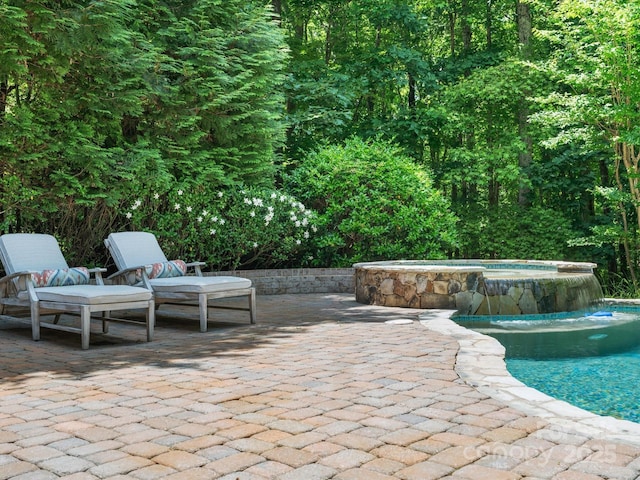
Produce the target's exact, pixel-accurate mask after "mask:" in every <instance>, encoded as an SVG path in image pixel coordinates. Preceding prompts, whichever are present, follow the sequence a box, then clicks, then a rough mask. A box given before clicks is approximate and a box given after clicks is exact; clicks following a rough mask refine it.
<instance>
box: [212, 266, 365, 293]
mask: <svg viewBox="0 0 640 480" xmlns="http://www.w3.org/2000/svg"><path fill="white" fill-rule="evenodd" d="M354 272H355V271H354V269H353V268H283V269H268V270H235V271H232V272H214V273H205V275H212V276H222V275H232V276H237V277H244V278H248V279H250V280H251V281H252V282H253V286H254V287H255V288H256V293H257V294H258V295H282V294H287V293H354V292H355V274H354Z"/></svg>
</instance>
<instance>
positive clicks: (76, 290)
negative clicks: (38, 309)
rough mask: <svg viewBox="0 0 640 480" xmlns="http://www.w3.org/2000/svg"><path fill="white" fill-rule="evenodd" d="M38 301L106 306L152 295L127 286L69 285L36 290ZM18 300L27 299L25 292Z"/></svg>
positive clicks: (147, 297) (143, 290)
mask: <svg viewBox="0 0 640 480" xmlns="http://www.w3.org/2000/svg"><path fill="white" fill-rule="evenodd" d="M35 291H36V295H37V296H38V299H39V300H42V301H48V302H61V303H72V304H77V305H101V304H105V305H108V304H110V303H124V302H137V301H147V300H150V299H151V297H152V295H153V293H152V292H150V291H149V290H147V289H145V288H140V287H129V286H127V285H69V286H66V287H42V288H36V289H35ZM19 297H20V298H23V299H25V300H26V299H28V294H27V292H26V291H23V292H20V294H19Z"/></svg>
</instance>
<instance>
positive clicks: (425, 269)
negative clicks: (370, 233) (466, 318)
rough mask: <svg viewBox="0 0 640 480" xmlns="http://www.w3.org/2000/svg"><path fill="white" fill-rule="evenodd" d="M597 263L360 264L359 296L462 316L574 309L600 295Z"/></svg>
mask: <svg viewBox="0 0 640 480" xmlns="http://www.w3.org/2000/svg"><path fill="white" fill-rule="evenodd" d="M595 266H596V265H595V264H592V263H583V262H551V261H535V260H449V261H438V260H435V261H410V260H398V261H388V262H369V263H358V264H356V265H354V268H355V270H356V274H355V275H356V279H355V283H356V285H355V291H356V300H357V301H358V302H360V303H364V304H369V305H382V306H387V307H409V308H422V309H429V308H436V309H455V310H458V312H459V313H460V314H462V315H521V314H546V313H555V312H564V311H575V310H580V309H583V308H588V307H590V306H591V305H592V304H593V303H594V302H595V301H598V300H600V299H601V298H602V289H601V287H600V284H599V283H598V280H597V278H596V277H595V275H594V274H593V268H595Z"/></svg>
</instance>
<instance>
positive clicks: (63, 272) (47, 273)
mask: <svg viewBox="0 0 640 480" xmlns="http://www.w3.org/2000/svg"><path fill="white" fill-rule="evenodd" d="M90 280H91V276H90V274H89V270H88V269H87V268H85V267H73V268H57V269H51V270H42V271H41V272H37V273H32V274H31V281H32V282H33V286H34V287H65V286H69V285H87V284H88V283H89V281H90Z"/></svg>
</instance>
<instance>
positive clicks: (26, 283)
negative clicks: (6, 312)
mask: <svg viewBox="0 0 640 480" xmlns="http://www.w3.org/2000/svg"><path fill="white" fill-rule="evenodd" d="M32 273H36V272H35V271H31V270H24V271H21V272H16V273H11V274H9V275H6V276H4V277H2V278H0V297H1V298H9V297H13V296H16V295H17V294H18V292H19V291H22V290H28V291H29V296H30V297H31V296H32V295H33V283H31V274H32Z"/></svg>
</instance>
